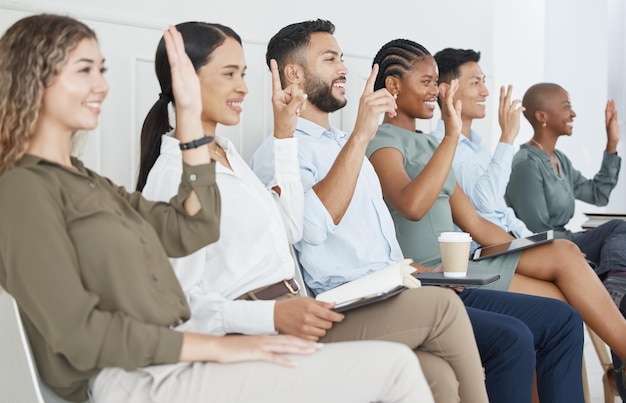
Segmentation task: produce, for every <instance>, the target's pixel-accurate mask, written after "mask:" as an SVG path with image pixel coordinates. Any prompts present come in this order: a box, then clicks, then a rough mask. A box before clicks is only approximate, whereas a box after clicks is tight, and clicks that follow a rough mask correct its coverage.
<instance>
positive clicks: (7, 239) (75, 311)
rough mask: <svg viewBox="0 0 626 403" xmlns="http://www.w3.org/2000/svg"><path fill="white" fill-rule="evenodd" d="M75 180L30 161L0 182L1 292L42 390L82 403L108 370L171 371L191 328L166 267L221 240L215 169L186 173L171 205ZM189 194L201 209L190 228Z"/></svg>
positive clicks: (95, 181) (86, 176)
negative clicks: (13, 306)
mask: <svg viewBox="0 0 626 403" xmlns="http://www.w3.org/2000/svg"><path fill="white" fill-rule="evenodd" d="M72 164H73V165H74V167H75V168H76V170H72V169H68V168H65V167H63V166H60V165H58V164H55V163H52V162H49V161H46V160H43V159H41V158H37V157H34V156H32V155H26V156H24V158H23V159H22V160H21V162H20V164H19V165H18V166H17V167H15V168H13V169H11V170H10V171H8V172H6V173H5V174H4V175H2V176H1V177H0V284H1V285H2V287H4V288H5V289H6V290H7V291H8V292H9V293H11V294H12V295H13V297H14V298H15V299H16V301H17V304H18V306H19V307H20V313H21V316H22V318H23V321H24V326H25V328H26V332H27V334H28V337H29V340H30V344H31V347H32V350H33V354H34V356H35V360H36V362H37V366H38V368H39V372H40V374H41V376H42V378H43V380H44V381H45V382H46V383H47V384H48V385H50V386H51V387H52V389H54V391H56V392H57V393H58V394H59V395H60V396H63V397H65V398H66V399H70V400H85V399H86V398H87V387H88V381H89V379H90V378H91V377H93V376H95V375H96V374H97V373H98V372H99V371H100V370H101V369H103V368H105V367H121V368H124V369H126V370H134V369H136V368H138V367H143V366H148V365H153V364H167V363H174V362H176V361H178V358H179V356H180V350H181V346H182V334H181V333H180V332H177V331H175V330H173V329H172V327H173V326H175V325H177V324H179V323H182V322H183V321H186V320H187V319H189V315H190V312H189V308H188V306H187V303H186V300H185V296H184V294H183V292H182V290H181V288H180V286H179V284H178V281H177V280H176V276H175V275H174V273H173V270H172V269H171V266H170V264H169V261H168V256H172V257H180V256H184V255H187V254H189V253H191V252H194V251H195V250H197V249H199V248H201V247H203V246H205V245H207V244H209V243H211V242H214V241H215V240H216V239H217V238H218V236H219V216H220V198H219V192H218V189H217V187H216V185H215V164H214V163H211V164H206V165H198V166H189V165H185V166H184V169H183V174H182V182H181V185H180V188H179V191H178V194H177V195H176V196H174V197H173V198H172V199H171V200H170V203H157V202H149V201H147V200H145V199H144V198H143V197H142V196H141V194H140V193H138V192H135V193H128V192H126V190H125V189H124V188H122V187H117V186H115V185H113V184H112V183H111V182H110V181H109V180H108V179H106V178H103V177H101V176H99V175H98V174H96V173H94V172H93V171H91V170H89V169H86V168H85V167H84V166H83V164H82V163H81V162H80V161H79V160H77V159H73V160H72ZM191 190H194V191H195V192H196V194H197V195H198V197H199V199H200V202H201V204H202V209H201V210H200V211H199V212H198V213H197V214H195V215H194V216H193V217H190V216H189V215H188V214H187V213H186V212H185V211H184V210H183V208H182V202H183V200H184V199H185V198H186V197H187V196H188V195H189V193H190V192H191Z"/></svg>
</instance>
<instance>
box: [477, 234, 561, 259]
mask: <svg viewBox="0 0 626 403" xmlns="http://www.w3.org/2000/svg"><path fill="white" fill-rule="evenodd" d="M553 240H554V231H553V230H549V231H546V232H540V233H538V234H535V235H531V236H527V237H525V238H517V239H513V240H511V241H509V242H505V243H501V244H498V245H491V246H485V247H483V248H478V249H476V250H475V251H474V255H473V256H472V260H482V259H487V258H490V257H494V256H500V255H504V254H506V253H511V252H515V251H518V250H523V249H528V248H532V247H533V246H537V245H541V244H544V243H548V242H552V241H553Z"/></svg>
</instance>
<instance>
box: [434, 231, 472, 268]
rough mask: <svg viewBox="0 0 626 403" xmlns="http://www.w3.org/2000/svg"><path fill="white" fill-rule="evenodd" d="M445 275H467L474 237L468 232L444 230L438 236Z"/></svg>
mask: <svg viewBox="0 0 626 403" xmlns="http://www.w3.org/2000/svg"><path fill="white" fill-rule="evenodd" d="M437 240H438V241H439V249H440V251H441V263H442V265H443V275H444V276H445V277H465V276H466V275H467V264H468V263H469V252H470V246H471V244H472V237H471V236H470V234H468V233H467V232H442V233H441V234H440V235H439V238H437Z"/></svg>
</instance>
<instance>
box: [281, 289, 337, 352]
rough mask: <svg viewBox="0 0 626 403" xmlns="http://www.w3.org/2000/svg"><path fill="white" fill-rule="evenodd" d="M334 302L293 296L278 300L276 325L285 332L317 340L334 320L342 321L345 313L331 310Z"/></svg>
mask: <svg viewBox="0 0 626 403" xmlns="http://www.w3.org/2000/svg"><path fill="white" fill-rule="evenodd" d="M332 307H333V304H329V303H326V302H321V301H316V300H314V299H312V298H291V299H286V300H283V301H278V302H276V305H275V307H274V326H275V327H276V330H278V331H280V332H281V333H284V334H290V335H293V336H298V337H300V338H303V339H307V340H313V341H317V340H319V339H320V338H321V337H324V336H325V335H326V332H327V331H328V329H330V328H331V327H332V326H333V322H341V321H342V320H343V315H342V314H340V313H337V312H333V311H331V308H332Z"/></svg>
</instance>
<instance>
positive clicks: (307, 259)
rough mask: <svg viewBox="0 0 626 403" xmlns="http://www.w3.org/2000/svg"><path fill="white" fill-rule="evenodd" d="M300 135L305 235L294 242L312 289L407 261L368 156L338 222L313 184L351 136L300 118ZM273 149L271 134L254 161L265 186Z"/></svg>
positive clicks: (329, 166)
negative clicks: (347, 205) (343, 213)
mask: <svg viewBox="0 0 626 403" xmlns="http://www.w3.org/2000/svg"><path fill="white" fill-rule="evenodd" d="M295 137H297V138H298V159H299V162H300V177H301V179H302V184H303V188H304V233H303V238H302V240H301V241H300V242H298V243H296V244H295V245H294V246H295V248H296V250H297V251H298V255H299V258H300V264H301V265H302V267H303V269H304V278H305V281H306V283H307V285H308V286H309V287H310V288H311V289H312V290H313V292H314V293H316V294H318V293H320V292H322V291H326V290H328V289H331V288H334V287H336V286H338V285H341V284H343V283H345V282H347V281H351V280H354V279H357V278H360V277H362V276H364V275H366V274H368V273H371V272H373V271H376V270H378V269H381V268H383V267H385V266H388V265H390V264H392V263H395V262H398V261H400V260H402V259H403V255H402V251H401V250H400V245H399V244H398V241H397V240H396V234H395V229H394V224H393V220H392V219H391V215H390V214H389V210H388V209H387V206H386V205H385V202H384V201H383V196H382V189H381V187H380V182H379V181H378V176H377V175H376V171H374V168H373V167H372V165H371V164H370V162H369V160H368V159H367V158H365V157H364V158H363V165H362V167H361V172H360V174H359V178H358V181H357V185H356V188H355V191H354V195H353V197H352V200H351V201H350V205H349V207H348V209H347V211H346V213H345V215H344V216H343V218H342V220H341V222H340V223H339V225H335V224H334V223H333V220H332V217H331V216H330V214H329V213H328V211H327V210H326V207H325V206H324V205H323V204H322V202H321V200H320V199H319V198H318V197H317V194H316V193H315V191H314V190H313V185H315V184H316V183H318V182H319V181H321V180H322V179H324V178H325V177H326V175H327V174H328V171H330V169H331V167H332V165H333V163H334V162H335V159H336V158H337V156H338V155H339V152H340V151H341V148H342V147H343V146H344V144H345V143H346V141H347V139H348V136H347V134H346V133H344V132H341V131H339V130H337V129H336V128H333V127H331V130H330V131H327V130H325V129H324V128H323V127H321V126H318V125H317V124H315V123H313V122H310V121H308V120H306V119H302V118H299V119H298V126H297V130H296V132H295ZM272 152H273V151H272V141H271V137H269V138H268V139H266V140H265V141H264V142H263V143H262V144H261V146H260V147H259V149H258V150H257V151H256V152H255V154H254V155H253V156H252V159H251V161H250V166H251V168H252V170H253V171H254V172H255V173H256V175H257V176H258V177H259V179H261V182H263V183H264V184H267V183H269V181H270V180H271V179H272V176H273V172H274V168H273V166H272V165H273V161H274V158H273V156H272Z"/></svg>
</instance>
